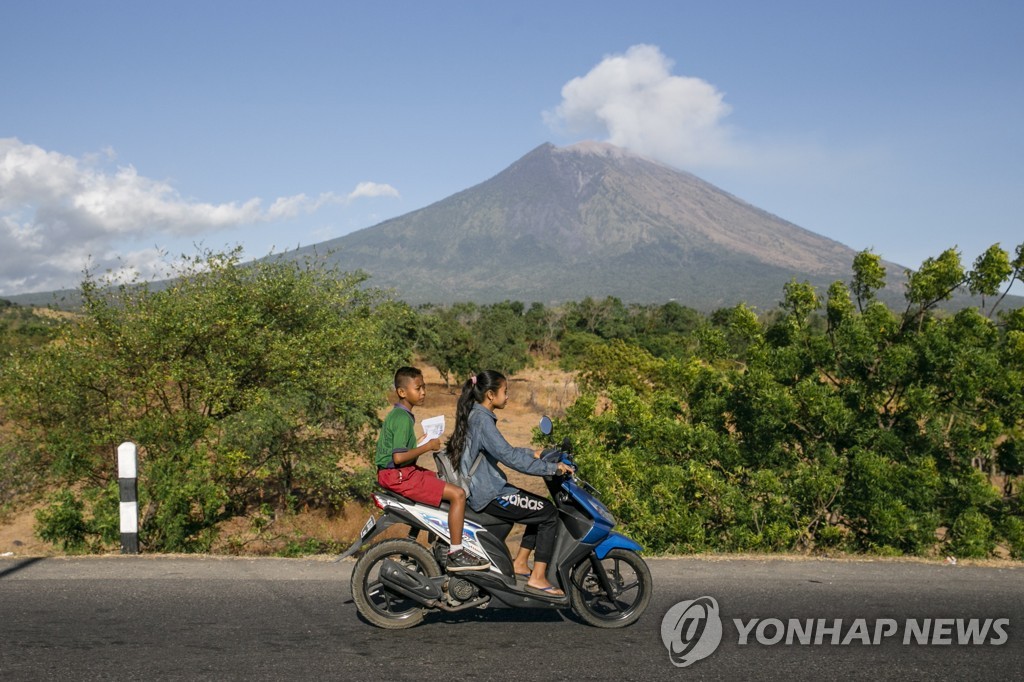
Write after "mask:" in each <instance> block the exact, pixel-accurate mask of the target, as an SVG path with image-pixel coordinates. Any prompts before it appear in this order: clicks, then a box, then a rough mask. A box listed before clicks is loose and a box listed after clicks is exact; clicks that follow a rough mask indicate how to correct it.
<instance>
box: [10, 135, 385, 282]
mask: <svg viewBox="0 0 1024 682" xmlns="http://www.w3.org/2000/svg"><path fill="white" fill-rule="evenodd" d="M113 158H114V152H113V150H110V149H105V150H103V151H102V152H101V153H99V154H90V155H86V156H83V157H82V158H80V159H79V158H75V157H72V156H67V155H64V154H60V153H58V152H53V151H47V150H45V149H42V148H40V147H38V146H36V145H32V144H25V143H22V142H21V141H19V140H18V139H16V138H0V294H5V293H6V294H11V293H18V292H22V291H34V290H45V289H53V288H61V287H66V286H69V285H74V284H75V283H77V282H78V280H79V278H80V275H81V272H82V269H83V267H85V266H86V265H89V266H90V267H93V268H102V269H104V270H106V269H110V270H113V271H122V270H124V271H128V270H136V271H138V272H139V273H140V275H141V276H142V277H146V278H148V277H149V276H152V275H155V274H156V272H157V270H156V269H157V268H158V266H159V264H160V263H162V260H161V257H160V254H159V251H158V250H156V249H144V250H138V249H135V250H132V249H130V248H129V249H125V248H124V246H123V244H124V243H125V242H126V241H127V242H130V241H133V240H139V239H146V240H149V241H150V243H152V242H154V241H159V240H161V239H170V238H180V237H199V236H202V235H205V234H209V233H211V232H215V231H219V230H227V229H232V228H238V227H242V226H247V225H254V224H258V223H270V222H275V221H281V220H286V219H289V218H294V217H296V216H299V215H303V214H310V213H313V212H315V211H317V210H319V209H320V208H322V207H324V206H325V205H327V204H343V205H344V204H349V203H351V202H352V201H354V200H356V199H359V198H367V197H382V196H389V197H397V196H399V194H398V191H397V190H396V189H395V188H394V187H392V186H390V185H386V184H379V183H373V182H363V183H359V184H358V185H357V186H356V188H355V189H354V190H353V191H352V192H351V193H349V194H347V195H338V194H335V193H333V192H327V193H324V194H321V195H319V196H318V197H315V198H310V197H307V196H306V195H305V194H298V195H295V196H289V197H280V198H278V199H276V200H274V201H273V202H272V203H271V204H270V206H269V207H268V208H264V205H263V201H262V200H261V199H259V198H253V199H248V200H246V201H244V202H228V203H220V204H213V203H205V202H198V201H191V200H187V199H184V198H182V197H181V196H180V195H179V193H178V192H177V191H176V190H175V189H174V187H173V186H172V185H170V184H169V183H167V182H164V181H160V180H154V179H151V178H147V177H145V176H142V175H140V174H139V173H138V171H137V170H136V169H135V168H134V167H132V166H130V165H129V166H121V167H118V168H116V169H115V170H109V169H107V168H105V167H104V166H103V163H104V162H105V161H106V162H109V161H110V160H112V159H113ZM126 263H127V264H128V265H126Z"/></svg>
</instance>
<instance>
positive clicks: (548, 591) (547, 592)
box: [526, 585, 565, 599]
mask: <svg viewBox="0 0 1024 682" xmlns="http://www.w3.org/2000/svg"><path fill="white" fill-rule="evenodd" d="M557 589H558V588H557V587H555V586H554V585H552V586H550V587H534V586H533V585H527V586H526V591H527V592H533V593H534V594H539V595H542V596H544V597H554V598H555V599H561V598H562V597H564V596H565V593H564V592H563V593H562V594H555V593H554V591H555V590H557Z"/></svg>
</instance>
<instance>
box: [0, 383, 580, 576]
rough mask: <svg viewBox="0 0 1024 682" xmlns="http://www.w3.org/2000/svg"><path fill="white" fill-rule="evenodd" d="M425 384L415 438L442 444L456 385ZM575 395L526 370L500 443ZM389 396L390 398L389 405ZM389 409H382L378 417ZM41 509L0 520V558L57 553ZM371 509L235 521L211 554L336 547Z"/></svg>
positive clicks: (518, 436)
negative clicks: (42, 534) (430, 431)
mask: <svg viewBox="0 0 1024 682" xmlns="http://www.w3.org/2000/svg"><path fill="white" fill-rule="evenodd" d="M422 368H423V374H424V379H425V380H426V383H427V398H426V401H425V402H424V404H423V405H421V406H420V407H419V408H417V410H416V421H417V426H416V428H417V433H422V430H421V428H420V426H419V422H420V421H421V420H422V419H425V418H427V417H435V416H438V415H444V418H445V429H446V431H445V435H444V436H442V440H445V439H446V438H447V437H448V436H449V435H451V429H452V428H453V427H454V425H455V404H456V401H457V400H458V389H459V387H458V386H452V387H451V388H450V389H449V388H446V387H445V385H444V382H443V381H442V379H441V376H440V374H439V373H438V371H437V370H436V369H434V368H433V367H429V366H423V367H422ZM576 396H577V387H576V383H575V380H574V377H573V375H571V374H567V373H566V372H563V371H561V370H560V369H558V368H557V367H555V366H553V365H541V366H538V367H532V368H529V369H526V370H524V371H522V372H520V373H519V374H517V375H516V376H514V377H512V378H511V379H510V381H509V402H508V406H507V407H506V408H505V409H504V410H500V411H498V412H497V415H498V428H499V429H500V430H501V432H502V434H503V435H504V436H505V438H506V439H507V440H508V441H509V442H510V443H511V444H512V445H515V446H521V447H531V448H532V447H534V446H533V445H531V442H530V441H531V439H532V437H533V433H532V432H533V429H534V428H535V427H536V426H537V425H538V424H539V423H540V418H541V417H542V416H543V415H545V414H547V415H550V416H552V417H558V416H561V415H562V414H564V411H565V408H566V407H568V406H569V405H571V404H572V402H573V401H574V400H575V399H576ZM394 399H395V396H394V395H389V396H388V400H389V402H393V401H394ZM390 409H391V408H390V407H387V408H384V409H383V410H381V416H382V417H383V416H384V415H385V414H387V412H388V411H389V410H390ZM370 457H371V455H369V454H367V455H366V456H365V458H362V460H361V455H359V454H356V455H353V460H355V461H356V462H360V461H362V462H363V463H365V464H369V463H370ZM419 464H420V465H421V466H423V467H426V468H429V469H434V461H433V458H432V457H430V456H429V455H424V456H423V457H421V458H420V460H419ZM506 471H507V473H508V476H509V480H510V481H511V482H512V484H513V485H515V486H517V487H520V488H523V489H525V490H529V491H532V492H536V493H541V494H543V493H544V492H545V491H544V483H543V481H542V480H541V479H540V478H538V477H536V476H526V475H523V474H520V473H518V472H515V471H508V470H506ZM41 506H42V505H41V504H37V505H34V506H31V507H27V508H25V509H22V510H20V511H18V512H16V513H14V514H11V515H10V516H9V517H8V518H7V519H6V520H5V521H0V556H54V555H58V554H61V552H60V551H58V550H57V549H56V548H55V547H53V546H52V545H49V544H48V543H45V542H43V541H42V540H40V539H39V538H37V537H36V536H35V533H34V528H35V512H36V510H38V509H39V508H40V507H41ZM369 514H370V508H369V507H366V506H363V505H357V504H350V505H348V506H347V507H346V508H345V510H344V511H343V513H341V514H334V515H328V514H326V513H325V512H323V511H320V510H312V511H309V512H306V513H302V514H298V515H295V516H292V517H289V518H286V519H279V520H277V521H276V522H275V527H274V529H273V531H274V532H273V533H272V534H271V535H272V536H273V537H274V538H275V539H274V540H268V539H267V538H266V537H263V538H260V537H257V536H256V535H255V534H254V533H253V532H252V530H251V527H252V524H251V522H250V520H249V519H236V520H235V521H232V522H230V523H228V524H225V526H224V527H222V529H221V538H220V540H219V541H218V543H217V546H216V551H218V552H224V553H232V554H237V553H242V554H250V553H252V554H267V553H271V552H274V551H279V550H280V548H281V546H282V545H283V544H284V540H285V539H289V538H290V539H295V538H301V537H314V538H330V539H333V540H335V541H337V542H345V541H348V540H351V539H353V538H355V537H357V536H358V535H359V530H360V529H361V528H362V526H363V524H364V523H365V522H366V519H367V517H368V516H369ZM518 531H520V529H518V528H517V529H516V530H514V531H513V534H512V535H511V536H510V537H509V541H510V542H511V543H515V542H516V541H517V535H519V534H520V533H519V532H518Z"/></svg>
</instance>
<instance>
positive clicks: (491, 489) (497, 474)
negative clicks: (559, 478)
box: [459, 403, 558, 511]
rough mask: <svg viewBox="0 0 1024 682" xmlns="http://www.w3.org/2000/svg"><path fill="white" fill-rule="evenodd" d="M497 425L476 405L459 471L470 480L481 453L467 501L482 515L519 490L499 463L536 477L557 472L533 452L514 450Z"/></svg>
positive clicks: (523, 449)
mask: <svg viewBox="0 0 1024 682" xmlns="http://www.w3.org/2000/svg"><path fill="white" fill-rule="evenodd" d="M497 422H498V418H497V417H496V416H495V415H494V413H493V412H491V411H490V410H488V409H487V408H486V407H484V406H483V405H481V404H480V403H475V404H474V405H473V409H472V410H470V413H469V424H468V431H467V434H466V439H467V444H468V445H467V447H466V450H465V452H464V453H463V455H462V458H461V460H460V461H459V469H460V470H461V471H462V473H463V474H464V475H467V476H468V475H469V469H470V467H472V466H473V461H474V460H475V459H476V455H477V453H482V454H481V457H483V461H481V462H480V464H479V466H477V468H476V471H475V472H474V473H473V478H471V479H470V481H469V496H468V498H467V500H466V501H467V502H468V503H469V507H470V509H472V510H473V511H480V510H482V509H483V508H484V507H486V506H487V505H488V504H489V503H490V502H491V500H494V499H497V498H499V497H502V496H504V495H510V494H512V493H514V492H516V490H517V488H515V487H513V486H512V485H510V484H509V482H508V479H507V478H506V477H505V472H503V471H502V470H501V469H499V468H498V462H501V463H502V464H505V465H506V466H509V467H512V468H513V469H515V470H516V471H521V472H522V473H524V474H532V475H534V476H553V475H554V474H556V473H557V472H558V465H557V464H556V463H554V462H545V461H543V460H540V459H534V458H533V450H531V449H529V448H515V447H512V446H511V445H510V444H509V442H508V441H507V440H505V437H504V436H502V435H501V432H500V431H498V425H497Z"/></svg>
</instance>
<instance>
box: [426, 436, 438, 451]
mask: <svg viewBox="0 0 1024 682" xmlns="http://www.w3.org/2000/svg"><path fill="white" fill-rule="evenodd" d="M427 447H428V448H430V449H431V450H433V451H434V452H437V451H438V450H440V449H441V441H440V440H439V439H437V438H431V439H430V440H428V441H427Z"/></svg>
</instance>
